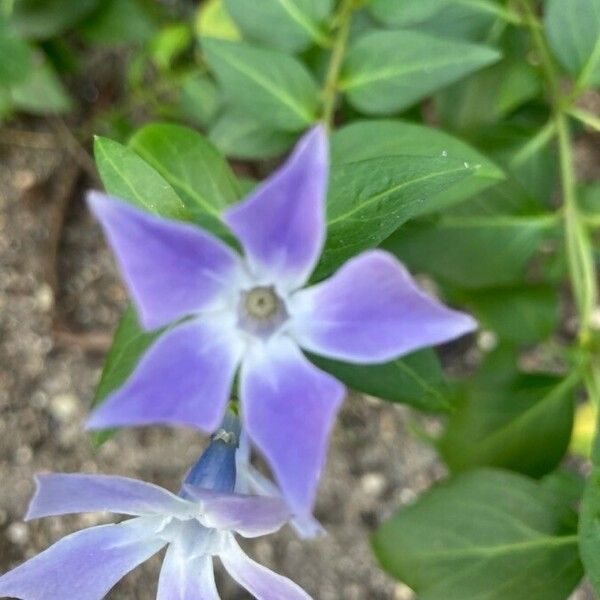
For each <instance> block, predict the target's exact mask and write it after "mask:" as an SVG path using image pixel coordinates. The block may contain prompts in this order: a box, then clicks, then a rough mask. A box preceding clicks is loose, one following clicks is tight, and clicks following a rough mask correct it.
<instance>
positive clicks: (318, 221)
mask: <svg viewBox="0 0 600 600" xmlns="http://www.w3.org/2000/svg"><path fill="white" fill-rule="evenodd" d="M328 171H329V168H328V143H327V134H326V132H325V129H324V128H323V127H322V126H318V127H315V128H314V129H313V130H312V131H310V132H309V133H308V134H307V135H305V136H304V138H303V139H302V140H301V141H300V143H299V144H298V146H297V147H296V149H295V150H294V152H293V154H292V156H291V157H290V158H289V159H288V160H287V162H286V163H285V165H284V166H283V167H281V169H279V170H278V171H276V172H275V173H274V174H273V175H271V177H269V178H268V179H267V180H266V181H265V182H264V183H263V184H262V185H260V186H259V188H258V189H257V190H256V191H255V192H253V193H252V194H251V195H250V196H249V197H248V198H247V199H246V200H244V201H243V202H241V203H240V204H238V205H237V206H234V207H233V208H231V209H229V210H227V211H226V212H225V213H224V215H223V218H224V220H225V222H226V223H227V224H228V225H229V227H230V228H231V230H232V231H233V232H234V233H235V235H236V236H237V237H238V239H239V240H240V242H241V243H242V245H243V247H244V250H245V252H246V257H247V259H248V261H249V264H250V267H251V269H252V271H253V272H254V275H255V276H256V277H259V278H261V279H264V281H265V282H266V283H278V284H280V285H282V286H284V287H285V288H286V289H288V290H289V289H295V288H298V287H300V286H301V285H302V284H303V283H304V282H305V281H306V280H307V279H308V276H309V275H310V273H311V272H312V270H313V268H314V266H315V264H316V261H317V259H318V258H319V254H320V253H321V249H322V247H323V242H324V240H325V197H326V193H327V178H328Z"/></svg>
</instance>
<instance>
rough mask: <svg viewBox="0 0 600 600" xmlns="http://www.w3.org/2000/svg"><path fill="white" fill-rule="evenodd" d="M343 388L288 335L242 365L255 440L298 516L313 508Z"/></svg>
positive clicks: (245, 404) (242, 385) (245, 406)
mask: <svg viewBox="0 0 600 600" xmlns="http://www.w3.org/2000/svg"><path fill="white" fill-rule="evenodd" d="M344 393H345V390H344V386H343V385H342V384H341V383H339V382H338V381H337V380H336V379H334V378H333V377H331V376H330V375H328V374H327V373H324V372H323V371H320V370H319V369H317V368H316V367H315V366H313V365H312V364H311V363H310V362H309V361H308V360H307V359H306V358H305V357H304V356H303V354H302V352H300V349H299V348H298V347H297V346H296V345H295V344H294V342H292V341H291V340H289V339H288V338H284V337H279V338H277V339H275V340H272V341H271V343H270V344H269V345H267V346H265V347H264V349H263V350H261V349H256V351H255V352H253V353H250V354H249V355H248V356H247V357H246V358H244V362H243V364H242V372H241V378H240V395H241V401H242V410H243V412H244V419H245V423H246V427H247V432H248V435H249V437H250V439H251V440H252V441H253V443H254V444H256V446H257V447H258V448H259V449H260V450H261V452H262V453H263V454H264V456H265V457H266V459H267V462H268V463H269V465H270V467H271V468H272V469H273V471H274V473H275V476H276V478H277V481H278V483H279V485H280V487H281V491H282V493H283V495H284V497H285V499H286V500H287V501H288V503H289V504H290V506H291V508H292V510H293V512H294V513H295V514H297V515H306V514H307V513H309V512H310V510H311V507H312V505H313V502H314V498H315V494H316V489H317V485H318V482H319V476H320V473H321V469H322V467H323V463H324V461H325V456H326V453H327V442H328V438H329V433H330V431H331V428H332V425H333V421H334V419H335V415H336V413H337V411H338V408H339V407H340V404H341V402H342V400H343V398H344Z"/></svg>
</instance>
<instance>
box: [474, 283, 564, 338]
mask: <svg viewBox="0 0 600 600" xmlns="http://www.w3.org/2000/svg"><path fill="white" fill-rule="evenodd" d="M462 300H463V303H464V304H466V305H467V306H468V307H469V309H470V311H471V312H472V313H473V314H474V316H475V317H476V318H477V320H478V321H479V322H480V324H481V326H482V327H484V328H486V329H491V330H493V331H494V332H495V333H496V334H497V335H498V336H499V337H500V338H501V339H502V340H504V341H506V342H512V343H515V344H534V343H536V342H539V341H541V340H543V339H545V338H547V337H549V336H550V335H551V334H552V332H553V331H554V330H555V329H556V328H557V327H558V324H559V319H560V305H559V297H558V293H557V290H556V288H554V287H552V286H546V285H519V286H511V287H505V288H492V289H487V290H479V291H472V292H470V293H466V294H465V295H464V297H463V298H462Z"/></svg>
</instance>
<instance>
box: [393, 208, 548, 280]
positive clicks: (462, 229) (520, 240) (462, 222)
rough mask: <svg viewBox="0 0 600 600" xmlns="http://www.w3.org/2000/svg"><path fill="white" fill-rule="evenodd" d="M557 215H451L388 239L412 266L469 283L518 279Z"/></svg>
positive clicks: (402, 231) (411, 226) (414, 226)
mask: <svg viewBox="0 0 600 600" xmlns="http://www.w3.org/2000/svg"><path fill="white" fill-rule="evenodd" d="M557 229H558V221H557V219H556V217H555V216H554V215H532V216H519V217H516V216H501V215H489V216H474V217H468V216H449V217H442V218H440V219H439V220H437V221H435V222H431V223H418V224H417V223H415V224H411V225H410V226H406V227H403V228H402V229H401V230H399V231H398V232H396V233H395V234H394V235H393V236H391V237H390V238H389V239H388V240H386V242H385V243H384V244H383V246H384V248H386V249H387V250H389V251H390V252H392V253H394V254H395V255H396V256H398V257H399V258H400V260H402V261H403V262H405V264H406V265H407V266H408V267H409V268H410V269H411V270H413V271H423V272H425V273H427V274H429V275H433V276H434V277H436V278H438V279H439V280H440V281H442V282H444V283H448V284H452V285H456V286H459V287H463V288H467V289H476V288H485V287H493V286H500V285H509V284H513V283H518V282H520V281H521V280H522V278H523V276H524V272H525V268H526V266H527V265H528V263H529V261H530V260H531V259H532V258H533V256H534V255H535V253H536V251H537V250H538V249H539V247H540V244H541V242H542V241H543V240H544V239H547V238H549V237H550V236H552V235H554V234H555V232H556V231H557Z"/></svg>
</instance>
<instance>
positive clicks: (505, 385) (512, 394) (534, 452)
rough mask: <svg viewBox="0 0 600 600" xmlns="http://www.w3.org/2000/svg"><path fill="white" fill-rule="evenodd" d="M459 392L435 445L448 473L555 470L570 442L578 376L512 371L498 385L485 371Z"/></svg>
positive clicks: (533, 473)
mask: <svg viewBox="0 0 600 600" xmlns="http://www.w3.org/2000/svg"><path fill="white" fill-rule="evenodd" d="M493 360H494V354H492V355H491V356H490V357H488V366H487V369H484V370H483V371H482V372H481V373H479V374H478V375H477V376H476V378H475V380H474V381H473V383H471V384H470V385H469V386H466V388H465V389H464V390H463V391H462V393H460V397H459V400H458V402H457V404H456V406H455V410H454V411H453V412H452V413H451V415H450V418H449V421H448V426H447V428H446V431H445V432H444V435H443V437H442V438H441V440H440V441H439V448H440V451H441V453H442V456H443V457H444V460H445V461H446V463H447V464H448V466H449V467H450V469H452V471H455V472H457V471H464V470H467V469H473V468H475V467H480V466H492V467H502V468H506V469H511V470H513V471H518V472H520V473H524V474H526V475H530V476H532V477H541V476H542V475H545V474H546V473H549V472H550V471H552V470H553V469H555V468H556V467H557V466H558V464H559V463H560V461H561V460H562V458H563V456H564V455H565V453H566V451H567V448H568V446H569V440H570V439H571V430H572V428H573V418H574V410H575V393H574V392H575V389H576V388H577V386H578V385H579V383H580V376H579V374H574V375H571V376H569V377H567V378H565V379H561V378H559V377H556V376H550V375H527V374H521V373H518V372H517V371H516V369H515V372H514V373H513V374H512V375H511V376H510V377H509V378H508V379H507V380H506V381H502V382H498V381H497V380H496V379H493V378H489V376H487V373H486V371H492V374H493V369H494V363H493Z"/></svg>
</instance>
